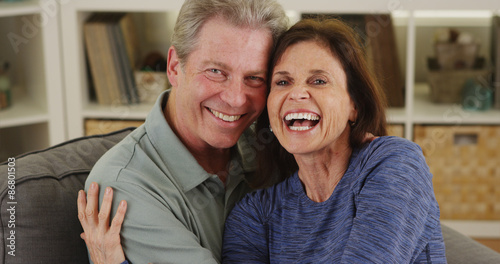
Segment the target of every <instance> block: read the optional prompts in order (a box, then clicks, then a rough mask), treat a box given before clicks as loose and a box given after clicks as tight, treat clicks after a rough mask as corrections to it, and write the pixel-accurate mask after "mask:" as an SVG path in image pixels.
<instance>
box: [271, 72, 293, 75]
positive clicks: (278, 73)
mask: <svg viewBox="0 0 500 264" xmlns="http://www.w3.org/2000/svg"><path fill="white" fill-rule="evenodd" d="M275 75H290V73H289V72H287V71H277V72H275V73H273V76H275Z"/></svg>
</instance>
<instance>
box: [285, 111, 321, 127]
mask: <svg viewBox="0 0 500 264" xmlns="http://www.w3.org/2000/svg"><path fill="white" fill-rule="evenodd" d="M319 119H320V117H319V116H318V115H316V114H313V113H290V114H288V115H286V116H285V123H286V125H287V126H288V127H289V128H290V130H293V131H306V130H310V129H312V128H313V127H314V126H316V124H318V122H319Z"/></svg>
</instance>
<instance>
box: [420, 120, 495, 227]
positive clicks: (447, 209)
mask: <svg viewBox="0 0 500 264" xmlns="http://www.w3.org/2000/svg"><path fill="white" fill-rule="evenodd" d="M415 142H416V143H417V144H419V145H420V146H421V147H422V150H423V152H424V155H425V157H426V161H427V164H428V165H429V167H430V170H431V173H432V174H433V176H434V177H433V183H434V191H435V194H436V199H437V201H438V203H439V206H440V209H441V218H442V219H463V220H500V126H415Z"/></svg>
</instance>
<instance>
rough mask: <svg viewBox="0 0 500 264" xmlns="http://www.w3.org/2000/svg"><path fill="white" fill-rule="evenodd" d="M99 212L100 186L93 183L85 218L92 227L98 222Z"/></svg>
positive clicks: (89, 192)
mask: <svg viewBox="0 0 500 264" xmlns="http://www.w3.org/2000/svg"><path fill="white" fill-rule="evenodd" d="M98 211H99V185H97V183H95V182H92V183H91V184H90V188H89V191H88V194H87V207H86V208H85V217H86V218H87V221H88V223H89V224H91V225H95V224H96V223H97V222H98V219H97V214H98Z"/></svg>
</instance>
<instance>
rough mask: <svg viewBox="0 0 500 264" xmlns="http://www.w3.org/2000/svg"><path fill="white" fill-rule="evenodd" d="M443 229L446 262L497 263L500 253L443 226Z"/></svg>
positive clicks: (468, 263)
mask: <svg viewBox="0 0 500 264" xmlns="http://www.w3.org/2000/svg"><path fill="white" fill-rule="evenodd" d="M441 229H442V230H443V238H444V244H445V246H446V261H447V262H448V264H470V263H474V264H490V263H491V264H498V263H500V254H499V253H498V252H496V251H494V250H492V249H490V248H489V247H486V246H484V245H482V244H480V243H478V242H477V241H475V240H473V239H471V238H469V237H467V236H465V235H463V234H461V233H459V232H457V231H455V230H453V229H451V228H449V227H447V226H445V225H443V224H442V225H441Z"/></svg>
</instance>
